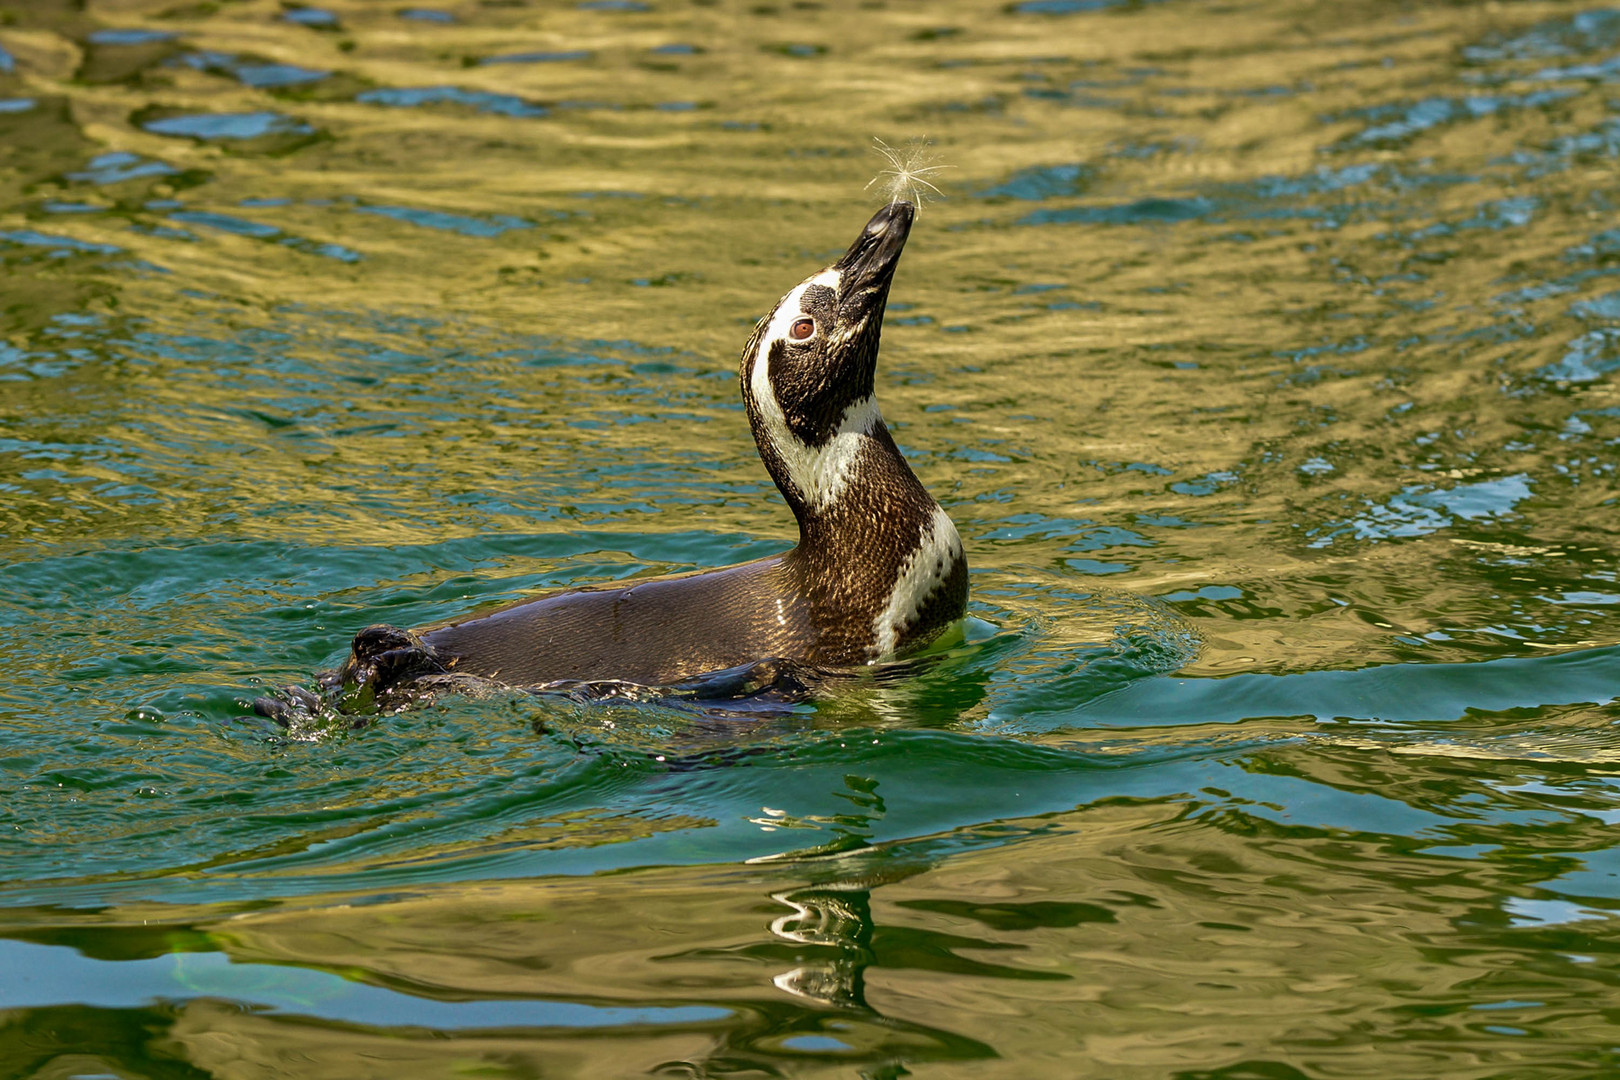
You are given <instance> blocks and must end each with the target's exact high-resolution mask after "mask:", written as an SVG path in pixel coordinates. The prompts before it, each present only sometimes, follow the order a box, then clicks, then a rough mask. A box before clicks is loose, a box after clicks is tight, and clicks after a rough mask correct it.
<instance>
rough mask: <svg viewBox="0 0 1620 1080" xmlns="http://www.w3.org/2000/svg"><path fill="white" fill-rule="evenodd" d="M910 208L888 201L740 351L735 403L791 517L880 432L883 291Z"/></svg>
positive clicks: (828, 488)
mask: <svg viewBox="0 0 1620 1080" xmlns="http://www.w3.org/2000/svg"><path fill="white" fill-rule="evenodd" d="M915 215H916V210H915V208H914V207H913V206H912V205H911V204H910V203H908V202H904V201H896V202H892V203H890V204H889V205H887V206H885V207H884V208H883V209H881V210H879V211H878V212H877V213H876V214H873V215H872V219H871V220H870V221H868V222H867V223H866V227H865V228H864V229H862V230H861V234H860V236H858V237H856V239H855V242H854V243H853V244H851V245H850V246H849V250H848V251H846V252H844V254H843V256H842V257H841V258H839V259H838V260H837V261H836V262H834V263H833V264H832V265H831V266H828V267H827V268H826V269H824V270H822V271H821V272H820V273H817V274H815V275H813V276H811V277H809V278H806V279H805V280H804V281H802V282H800V283H799V285H798V286H797V287H796V288H794V289H793V290H792V291H790V292H789V293H788V294H787V295H786V296H784V297H782V299H781V300H780V301H779V302H778V303H777V305H776V307H775V309H774V310H773V311H772V312H771V313H770V314H768V315H766V316H765V317H764V318H763V319H761V320H760V321H759V324H758V325H757V326H756V327H755V328H754V334H753V337H751V338H750V339H749V341H748V344H747V346H746V347H745V348H744V349H743V355H742V365H741V366H742V371H741V374H742V390H743V402H744V404H745V405H746V406H747V409H748V420H749V424H750V425H751V426H752V427H753V430H754V440H755V442H756V443H757V444H758V445H759V452H760V456H761V457H762V458H763V459H764V460H765V466H766V468H767V469H769V470H770V473H771V476H772V478H774V479H775V480H776V483H777V487H779V488H781V490H782V494H783V496H784V497H786V499H787V500H788V503H789V505H791V506H792V507H793V509H794V512H795V513H796V514H799V515H801V517H802V515H803V513H804V511H806V510H811V511H813V510H815V509H817V508H819V507H822V506H824V505H825V504H826V503H828V502H829V501H831V500H832V499H834V498H836V497H837V495H838V494H839V493H840V492H841V491H842V490H843V488H844V486H845V485H846V484H847V482H848V478H849V476H848V474H849V472H850V470H851V469H852V468H853V467H854V464H855V460H856V458H857V456H858V453H859V451H860V450H861V448H862V447H861V440H862V439H863V438H870V437H871V436H874V435H876V433H877V432H878V430H879V429H881V428H882V426H883V420H882V417H881V416H880V415H879V413H878V409H877V402H876V399H875V398H874V397H873V376H874V373H875V372H876V370H877V354H878V340H879V337H880V336H881V334H882V331H883V312H884V308H885V307H886V306H887V304H888V300H889V283H890V282H891V281H892V280H893V278H894V271H895V267H896V266H897V265H898V264H899V262H900V252H901V251H902V250H903V249H904V248H905V245H906V237H907V236H908V235H909V234H910V232H911V222H912V219H913V217H914V216H915Z"/></svg>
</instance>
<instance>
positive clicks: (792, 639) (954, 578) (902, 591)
mask: <svg viewBox="0 0 1620 1080" xmlns="http://www.w3.org/2000/svg"><path fill="white" fill-rule="evenodd" d="M915 213H916V211H915V208H914V206H913V205H912V204H911V203H910V202H907V201H905V200H901V199H896V200H895V201H893V202H891V203H890V204H889V205H887V206H885V207H884V208H883V209H881V210H879V211H878V212H877V213H876V214H874V215H873V216H872V219H871V220H870V221H868V222H867V224H866V227H865V228H864V229H862V230H861V234H860V236H859V237H857V238H856V240H855V242H854V243H853V244H851V245H850V247H849V250H848V251H846V252H845V253H844V255H843V256H842V257H841V258H839V259H838V261H836V262H834V263H833V264H832V265H831V266H829V267H827V268H826V269H824V270H822V271H820V272H819V273H817V274H815V275H813V276H812V277H810V278H808V279H806V280H805V281H803V282H801V283H800V284H799V285H798V286H796V287H795V288H794V289H793V290H792V291H790V292H789V293H788V294H787V295H786V296H784V297H783V298H782V299H781V301H780V302H779V303H778V304H777V305H776V307H775V309H774V310H772V311H771V312H770V313H769V314H768V315H766V316H765V317H764V318H763V319H761V320H760V321H759V324H758V325H757V326H756V327H755V329H754V333H753V336H752V337H751V338H750V339H749V341H748V344H747V345H746V346H745V347H744V349H743V354H742V363H741V376H742V395H743V402H744V404H745V405H746V406H747V411H748V422H749V425H750V426H751V427H752V428H753V431H754V441H755V442H756V443H757V444H758V446H759V456H760V457H761V458H762V459H763V460H764V463H765V468H766V469H767V470H768V471H769V472H770V474H771V479H772V480H774V481H775V482H776V486H777V487H778V488H779V489H780V490H781V492H782V497H783V498H784V499H786V500H787V504H788V506H789V508H791V509H792V511H793V515H794V517H796V518H797V519H798V522H799V543H798V545H797V546H796V547H794V548H793V549H792V550H790V551H787V552H785V553H783V554H780V555H773V556H771V557H770V558H766V559H760V560H758V561H756V562H749V563H743V564H741V565H738V566H729V567H725V568H723V569H718V570H710V571H705V572H701V573H695V574H686V575H682V576H678V577H660V578H647V579H642V580H638V581H634V582H632V583H630V584H627V585H626V584H615V585H613V586H610V587H600V588H584V589H576V590H571V591H568V592H563V593H558V594H555V595H551V596H544V597H540V598H537V599H533V600H527V601H522V602H520V603H516V604H512V605H510V606H508V607H504V608H501V609H499V610H496V611H492V612H488V613H486V614H479V615H473V616H470V617H464V618H459V619H455V620H453V621H449V622H445V623H440V624H437V625H433V626H428V627H424V628H421V629H417V630H401V629H399V628H397V627H393V626H383V625H379V626H369V627H367V628H366V629H364V630H362V631H360V633H359V634H358V635H357V636H356V637H355V639H354V647H353V652H352V654H351V655H350V657H349V659H348V661H347V662H346V663H345V664H344V665H343V666H342V667H341V668H340V669H338V670H337V671H334V672H330V673H328V674H326V675H324V676H322V677H321V683H322V685H323V686H324V687H325V688H326V689H328V690H329V691H337V690H340V689H341V690H343V692H344V698H345V700H346V702H347V705H346V707H354V706H357V705H358V706H361V707H363V706H364V705H366V704H367V703H368V702H369V701H372V700H375V701H377V702H379V703H381V704H384V705H387V704H391V703H395V702H403V701H408V700H410V699H411V698H412V697H413V696H415V695H417V694H420V693H422V692H432V691H434V690H439V689H454V688H458V687H459V688H471V687H473V686H477V685H489V684H496V685H503V686H508V687H519V688H535V689H541V688H561V687H564V686H577V685H578V684H581V683H585V684H589V683H611V684H622V683H631V684H637V685H641V686H648V687H671V686H680V685H688V686H693V687H695V688H696V689H697V691H698V692H699V694H700V696H710V693H712V694H713V695H714V696H733V695H740V694H747V693H752V692H753V691H754V690H756V689H758V688H761V687H762V686H770V685H772V684H775V683H777V682H779V681H781V679H782V678H783V674H784V672H786V673H789V676H790V677H791V672H792V671H794V670H802V669H805V668H809V669H817V668H844V667H854V666H857V665H864V664H871V663H874V662H877V661H882V660H887V659H890V658H895V657H900V656H904V655H905V654H907V653H911V652H915V651H916V650H918V649H920V648H922V647H924V646H926V645H928V644H929V643H930V642H932V641H935V640H936V639H937V638H939V637H940V635H941V634H943V633H944V632H945V631H946V630H947V629H948V628H951V627H952V626H954V625H955V624H957V623H958V621H959V620H960V619H961V618H962V616H963V612H964V609H965V608H966V605H967V592H968V584H967V561H966V559H965V558H964V557H963V553H962V542H961V540H960V538H959V537H958V536H957V532H956V527H955V526H954V525H952V524H951V519H950V518H949V517H947V516H946V514H945V511H944V510H943V509H941V508H940V505H939V504H938V503H937V502H935V501H934V499H933V497H932V496H930V495H929V494H928V492H927V490H926V489H925V488H924V487H923V486H922V484H921V483H920V482H919V481H918V480H917V477H916V476H915V475H913V473H912V471H911V469H910V467H908V466H907V464H906V461H905V458H904V457H902V456H901V454H900V451H899V449H898V448H897V447H896V446H895V443H894V439H893V437H891V436H890V434H889V429H888V428H887V427H886V426H884V423H883V417H882V416H881V415H880V414H879V413H878V406H877V399H876V397H875V396H874V394H873V375H874V372H875V370H876V366H877V355H878V339H879V337H880V335H881V333H882V329H883V312H884V308H885V306H886V305H887V303H888V298H889V284H890V282H891V281H892V279H893V277H894V271H895V267H896V265H897V264H898V262H899V259H900V252H901V250H902V249H903V248H904V247H905V243H906V237H907V235H908V234H909V232H910V230H911V223H912V220H913V218H914V216H915ZM705 690H707V691H709V692H708V693H705V692H704V691H705ZM291 693H292V695H293V696H294V698H295V699H297V700H298V703H299V704H301V705H304V706H306V707H309V706H315V705H318V702H316V701H315V700H314V699H313V697H312V695H308V694H307V693H304V692H299V691H292V692H291ZM258 704H259V705H260V708H261V710H262V711H269V712H272V713H279V712H284V711H285V710H286V708H287V706H286V704H285V703H282V702H271V701H266V700H262V699H261V701H260V702H259V703H258Z"/></svg>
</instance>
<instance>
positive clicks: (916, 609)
mask: <svg viewBox="0 0 1620 1080" xmlns="http://www.w3.org/2000/svg"><path fill="white" fill-rule="evenodd" d="M919 533H920V535H919V538H918V544H917V547H916V549H915V550H913V551H912V553H911V554H910V555H907V556H906V558H905V561H904V562H902V563H901V564H900V573H899V575H898V576H897V577H896V578H895V582H894V588H893V589H891V590H890V591H889V602H888V603H887V604H885V605H884V607H883V610H882V611H881V612H879V613H878V616H877V618H876V619H874V620H873V621H872V636H873V637H874V638H875V639H876V641H877V656H876V657H875V658H874V659H878V660H881V659H883V658H884V657H887V656H891V655H893V653H894V650H895V646H896V645H898V644H899V641H900V635H901V634H902V633H904V632H905V629H906V627H907V626H909V625H910V624H911V623H912V621H913V620H915V619H916V618H917V615H918V614H919V613H920V612H921V611H922V608H923V604H925V603H927V601H928V598H929V597H930V596H932V595H933V594H934V591H935V590H936V589H938V588H939V587H940V586H941V585H943V584H944V583H945V579H946V578H948V577H950V574H951V570H952V569H953V568H954V567H955V565H956V562H957V560H958V559H960V558H962V538H961V537H960V536H959V535H957V532H956V525H955V523H954V522H952V521H951V519H950V515H948V514H946V513H945V511H944V509H943V508H941V507H938V506H936V507H934V516H933V518H932V519H930V520H929V521H927V522H926V523H924V524H923V525H922V527H921V529H920V530H919Z"/></svg>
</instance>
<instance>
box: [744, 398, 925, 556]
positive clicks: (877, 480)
mask: <svg viewBox="0 0 1620 1080" xmlns="http://www.w3.org/2000/svg"><path fill="white" fill-rule="evenodd" d="M837 438H838V439H841V440H845V443H844V445H841V446H836V447H832V448H831V449H830V453H829V460H828V461H827V464H826V466H825V467H824V468H823V469H822V470H821V473H822V477H821V478H822V479H823V480H824V481H825V486H823V487H822V488H821V489H820V490H819V491H816V492H814V493H813V495H812V497H811V498H808V499H806V498H804V497H802V496H801V495H800V494H799V490H798V489H797V488H796V487H795V486H794V485H793V484H792V483H791V482H790V483H783V479H782V478H781V477H776V476H774V474H773V478H774V479H776V482H777V487H778V488H779V489H780V490H781V491H782V494H783V497H784V498H785V499H786V500H787V503H788V506H789V507H790V508H791V509H792V510H793V515H794V517H795V518H797V519H798V523H799V546H798V548H797V549H796V551H795V556H796V558H797V559H799V560H804V561H808V562H811V563H814V564H816V565H818V566H822V567H828V568H831V567H840V568H845V569H846V572H847V570H848V569H849V568H857V567H858V568H859V570H857V571H855V572H856V574H857V576H860V577H865V576H866V575H867V574H868V573H871V574H872V575H873V576H874V577H876V578H879V579H883V578H889V577H892V576H893V573H894V570H895V568H896V567H898V566H899V564H900V562H901V561H902V560H903V559H904V557H905V556H906V555H907V554H908V553H909V552H910V551H911V550H912V549H914V548H915V547H916V546H917V541H918V535H919V530H921V529H923V528H924V527H926V526H927V525H928V523H929V522H931V521H932V520H933V518H934V515H935V514H937V513H939V512H940V507H939V503H937V502H935V501H934V497H933V496H932V495H930V494H929V493H928V489H927V488H925V487H923V485H922V481H920V480H918V479H917V476H916V474H915V473H913V472H912V471H911V466H909V465H908V464H906V459H905V457H904V456H903V455H902V454H901V453H900V448H899V447H898V446H896V445H895V443H894V437H893V436H892V435H890V434H889V429H888V426H887V425H885V424H884V423H883V419H882V417H881V416H879V415H877V413H876V410H875V409H874V410H873V412H872V415H871V417H870V420H869V422H868V423H865V424H862V425H861V429H860V430H859V431H858V432H844V433H841V434H840V435H839V436H838V437H837ZM773 473H774V471H773ZM890 563H893V564H894V566H893V567H891V566H889V565H888V564H890Z"/></svg>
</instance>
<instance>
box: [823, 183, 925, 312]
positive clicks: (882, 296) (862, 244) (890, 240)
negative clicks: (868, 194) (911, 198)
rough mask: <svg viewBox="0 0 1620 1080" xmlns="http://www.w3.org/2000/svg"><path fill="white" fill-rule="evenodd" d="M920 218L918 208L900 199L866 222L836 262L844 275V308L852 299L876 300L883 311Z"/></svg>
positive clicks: (840, 286)
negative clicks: (908, 240)
mask: <svg viewBox="0 0 1620 1080" xmlns="http://www.w3.org/2000/svg"><path fill="white" fill-rule="evenodd" d="M916 215H917V209H916V207H914V206H912V205H911V204H910V203H908V202H905V201H903V200H896V201H894V202H892V203H890V204H889V205H888V206H885V207H884V208H883V209H881V210H879V211H878V212H877V213H875V214H873V215H872V220H871V221H868V222H867V223H866V228H864V229H862V230H861V235H860V236H858V237H856V238H855V242H854V243H853V244H851V245H850V246H849V250H848V251H846V252H844V256H843V258H841V259H839V260H838V261H837V262H835V263H833V269H834V270H837V271H838V272H839V275H840V277H839V282H838V293H839V298H840V304H841V305H843V304H847V303H849V301H851V300H858V301H865V302H867V303H870V302H871V301H873V300H875V301H877V304H878V305H879V310H881V305H882V303H883V302H884V301H885V300H887V299H888V294H889V281H890V280H891V279H892V278H893V277H894V269H895V267H896V266H897V265H898V264H899V262H900V252H901V251H902V250H904V249H905V246H906V237H907V236H909V235H911V221H912V219H913V218H914V217H916Z"/></svg>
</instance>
